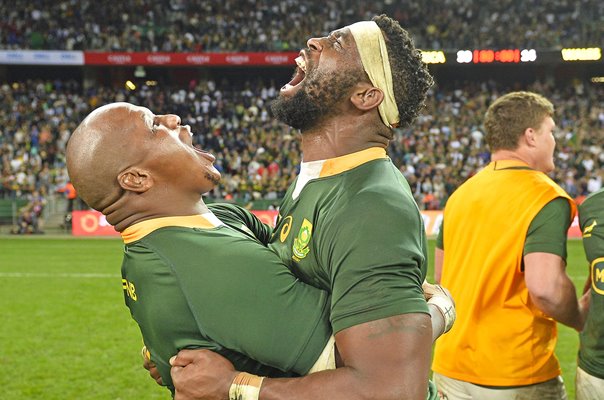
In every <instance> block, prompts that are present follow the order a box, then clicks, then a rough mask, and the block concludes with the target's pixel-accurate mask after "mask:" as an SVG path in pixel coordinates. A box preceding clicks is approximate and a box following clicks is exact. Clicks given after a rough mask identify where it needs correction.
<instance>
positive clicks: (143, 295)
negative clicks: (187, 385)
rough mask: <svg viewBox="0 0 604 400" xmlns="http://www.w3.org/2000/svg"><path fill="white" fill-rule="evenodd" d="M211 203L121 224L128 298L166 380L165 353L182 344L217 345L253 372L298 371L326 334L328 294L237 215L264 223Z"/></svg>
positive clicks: (214, 347) (319, 349)
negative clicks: (203, 208)
mask: <svg viewBox="0 0 604 400" xmlns="http://www.w3.org/2000/svg"><path fill="white" fill-rule="evenodd" d="M211 209H212V210H213V212H214V213H215V215H214V214H212V213H207V214H204V215H196V216H187V217H169V218H157V219H153V220H149V221H143V222H141V223H138V224H135V225H133V226H132V227H130V228H128V229H126V230H125V231H124V232H123V233H122V237H123V239H124V242H125V249H124V259H123V264H122V278H123V279H122V283H123V287H124V296H125V301H126V305H127V306H128V307H129V309H130V312H131V314H132V317H133V318H134V319H135V320H136V322H137V323H138V325H139V327H140V330H141V333H142V335H143V340H144V342H145V345H146V346H147V348H148V349H149V351H150V353H151V359H152V361H153V362H155V364H156V365H157V367H158V369H159V372H160V373H161V375H162V380H163V382H164V384H166V385H168V386H169V387H170V388H171V389H172V390H173V387H172V381H171V378H170V366H169V359H170V357H172V356H174V355H175V354H176V353H177V352H178V351H179V350H181V349H184V348H207V349H211V350H214V351H217V352H218V353H220V354H222V355H224V356H225V357H227V358H228V359H229V360H230V361H231V362H233V364H234V365H235V368H237V369H238V370H240V371H247V372H251V373H254V374H257V375H265V376H266V375H268V376H284V375H285V374H284V373H283V372H282V371H288V372H289V373H288V375H291V373H292V372H293V373H295V374H304V373H306V372H307V371H308V370H309V369H310V367H312V365H313V364H314V363H315V361H316V360H317V358H318V357H319V355H320V354H321V352H322V350H323V349H324V348H325V345H326V343H327V341H328V339H329V337H330V335H331V327H330V325H329V320H328V313H329V296H328V294H327V293H326V292H325V291H323V290H319V289H317V288H314V287H312V286H309V285H306V284H304V283H302V282H300V281H299V280H298V279H297V278H296V277H295V276H294V275H292V273H291V272H290V271H289V270H288V269H287V268H286V267H285V266H284V265H283V263H281V262H280V260H279V258H278V257H277V256H276V255H275V254H274V253H273V252H272V251H270V250H269V249H268V248H266V247H265V246H263V245H262V244H260V243H259V242H258V241H256V240H255V239H252V238H253V236H252V235H251V232H249V231H248V230H247V229H246V228H244V226H245V225H250V226H254V224H255V228H256V229H255V230H256V231H259V232H260V234H261V235H262V232H263V230H264V233H265V234H266V235H268V234H269V233H270V230H267V229H266V227H265V226H264V225H263V224H261V223H260V222H259V221H258V220H257V219H255V218H254V217H253V216H251V214H249V213H247V212H246V211H244V210H242V209H240V208H235V207H234V206H224V205H223V206H212V208H211ZM216 215H217V216H218V217H219V218H220V219H219V218H217V217H216ZM223 222H224V223H223ZM225 223H226V224H228V225H229V226H227V225H225ZM233 228H235V229H233ZM248 232H249V233H248ZM254 360H256V361H254Z"/></svg>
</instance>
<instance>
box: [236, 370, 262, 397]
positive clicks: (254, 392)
mask: <svg viewBox="0 0 604 400" xmlns="http://www.w3.org/2000/svg"><path fill="white" fill-rule="evenodd" d="M263 380H264V377H263V376H258V375H252V374H248V373H247V372H240V373H239V375H237V376H236V377H235V379H233V383H231V387H230V389H229V400H258V397H260V386H262V381H263Z"/></svg>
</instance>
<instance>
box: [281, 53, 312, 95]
mask: <svg viewBox="0 0 604 400" xmlns="http://www.w3.org/2000/svg"><path fill="white" fill-rule="evenodd" d="M296 64H298V67H297V68H296V72H295V73H294V77H293V78H292V80H291V81H289V82H288V83H286V84H285V85H284V86H283V87H282V88H281V92H288V91H290V90H292V89H293V88H295V87H296V86H298V85H299V84H300V83H301V82H302V81H303V80H304V78H305V77H306V60H305V59H304V57H303V56H302V55H300V56H298V57H297V58H296Z"/></svg>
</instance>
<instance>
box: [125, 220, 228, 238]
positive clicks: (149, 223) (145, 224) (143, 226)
mask: <svg viewBox="0 0 604 400" xmlns="http://www.w3.org/2000/svg"><path fill="white" fill-rule="evenodd" d="M217 221H218V220H217ZM219 225H220V223H219V222H216V221H211V220H210V219H208V218H206V217H204V216H203V215H188V216H182V217H180V216H179V217H162V218H153V219H149V220H146V221H142V222H139V223H136V224H134V225H132V226H129V227H128V228H126V229H125V230H124V231H123V232H122V240H123V241H124V243H126V244H128V243H132V242H134V241H137V240H140V239H142V238H143V237H145V236H147V235H148V234H150V233H151V232H153V231H156V230H157V229H159V228H164V227H166V226H179V227H183V228H202V229H212V228H215V227H217V226H219Z"/></svg>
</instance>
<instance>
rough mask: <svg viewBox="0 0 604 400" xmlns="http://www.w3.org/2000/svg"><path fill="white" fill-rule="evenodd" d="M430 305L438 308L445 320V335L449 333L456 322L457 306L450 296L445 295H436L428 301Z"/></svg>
mask: <svg viewBox="0 0 604 400" xmlns="http://www.w3.org/2000/svg"><path fill="white" fill-rule="evenodd" d="M428 304H433V305H434V306H436V308H438V311H440V313H441V314H442V315H443V318H444V319H445V331H444V332H443V333H447V332H449V330H451V328H452V327H453V323H454V322H455V317H456V314H455V305H454V304H453V300H451V299H450V298H449V297H448V296H443V295H434V296H432V297H431V298H430V300H428Z"/></svg>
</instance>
